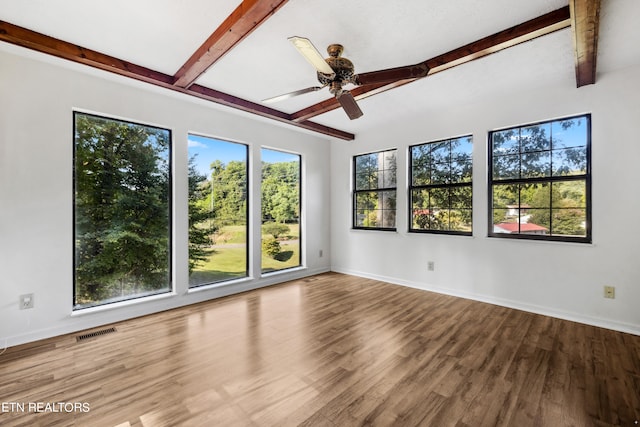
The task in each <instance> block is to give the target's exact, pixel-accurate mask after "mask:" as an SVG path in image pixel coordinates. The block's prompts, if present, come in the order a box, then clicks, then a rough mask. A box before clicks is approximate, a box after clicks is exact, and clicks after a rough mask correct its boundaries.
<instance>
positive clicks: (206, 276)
mask: <svg viewBox="0 0 640 427" xmlns="http://www.w3.org/2000/svg"><path fill="white" fill-rule="evenodd" d="M188 145H189V287H197V286H202V285H207V284H211V283H216V282H222V281H225V280H231V279H236V278H239V277H246V276H247V275H248V265H247V258H248V252H247V249H248V245H247V238H248V232H247V231H248V221H247V218H248V216H247V215H248V201H247V186H248V181H247V167H248V166H247V165H248V147H247V146H246V145H244V144H237V143H233V142H228V141H221V140H218V139H215V138H207V137H203V136H198V135H189V136H188Z"/></svg>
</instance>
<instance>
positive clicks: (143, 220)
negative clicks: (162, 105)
mask: <svg viewBox="0 0 640 427" xmlns="http://www.w3.org/2000/svg"><path fill="white" fill-rule="evenodd" d="M75 118H76V123H75V148H76V156H75V218H76V236H75V237H76V276H75V277H76V288H75V289H76V303H77V304H79V303H87V302H95V301H98V300H102V299H106V298H113V297H118V296H124V295H129V294H135V293H139V292H141V291H152V290H158V289H164V288H168V284H169V280H170V278H169V253H170V251H169V238H170V222H169V209H170V206H169V205H170V203H169V191H170V187H169V171H170V168H169V155H168V154H169V144H170V134H169V131H167V130H164V129H159V128H153V127H148V126H142V125H137V124H132V123H127V122H122V121H117V120H111V119H105V118H100V117H95V116H90V115H86V114H81V113H77V114H76V116H75Z"/></svg>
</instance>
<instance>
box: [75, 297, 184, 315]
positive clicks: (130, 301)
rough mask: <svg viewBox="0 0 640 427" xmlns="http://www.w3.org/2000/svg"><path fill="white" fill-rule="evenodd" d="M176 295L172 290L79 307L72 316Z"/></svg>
mask: <svg viewBox="0 0 640 427" xmlns="http://www.w3.org/2000/svg"><path fill="white" fill-rule="evenodd" d="M176 295H177V294H176V293H175V292H174V291H171V292H165V293H162V294H157V295H149V296H146V297H138V298H132V299H128V300H126V301H118V302H112V303H108V304H103V305H97V306H95V307H87V308H79V309H75V310H74V309H72V311H71V317H76V316H84V315H85V314H93V313H100V312H103V311H110V310H114V309H118V308H122V307H130V306H134V305H139V304H142V303H145V302H149V301H158V300H163V299H167V298H173V297H175V296H176Z"/></svg>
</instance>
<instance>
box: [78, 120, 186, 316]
mask: <svg viewBox="0 0 640 427" xmlns="http://www.w3.org/2000/svg"><path fill="white" fill-rule="evenodd" d="M79 116H86V117H90V118H94V119H99V120H111V121H114V122H119V123H124V124H128V125H135V126H142V127H148V128H155V129H159V130H162V131H166V132H167V134H168V137H167V140H168V147H167V155H166V159H167V171H166V172H167V182H166V186H167V188H166V191H167V194H166V197H167V200H166V202H167V227H168V229H167V271H166V278H167V287H166V288H162V289H158V290H157V291H148V292H139V293H136V294H132V295H130V296H129V297H127V298H106V299H101V300H99V301H98V302H97V303H85V304H81V303H78V294H77V291H78V290H77V284H78V283H77V281H78V272H77V268H78V247H77V241H78V230H77V221H78V212H77V200H78V195H77V192H78V183H77V179H76V176H77V173H78V168H77V166H76V162H77V154H78V148H77V120H78V117H79ZM72 120H73V124H72V126H73V149H72V153H73V154H72V155H73V168H72V174H71V175H72V178H71V179H72V188H73V196H72V221H73V239H72V241H73V254H74V255H73V269H72V271H73V274H72V277H73V282H72V283H73V293H72V298H73V300H72V304H71V308H72V311H73V312H81V311H82V310H87V309H92V308H96V307H105V306H109V305H116V304H120V303H128V302H131V301H134V300H145V299H148V298H152V297H155V296H158V295H167V294H171V293H172V292H174V290H175V283H174V277H173V273H174V271H173V268H174V267H173V260H174V232H175V227H174V224H173V219H174V192H173V183H174V173H175V170H174V168H175V164H174V160H173V149H174V141H173V130H172V129H170V128H165V127H161V126H159V125H154V124H148V123H144V122H139V121H134V120H127V119H122V118H119V117H114V116H109V115H107V114H97V113H89V112H85V111H82V110H73V111H72Z"/></svg>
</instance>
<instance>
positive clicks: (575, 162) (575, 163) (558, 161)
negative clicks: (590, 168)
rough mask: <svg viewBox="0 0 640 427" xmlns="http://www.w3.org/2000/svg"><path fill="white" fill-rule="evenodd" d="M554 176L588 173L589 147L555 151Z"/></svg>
mask: <svg viewBox="0 0 640 427" xmlns="http://www.w3.org/2000/svg"><path fill="white" fill-rule="evenodd" d="M552 161H553V176H568V175H581V174H585V173H587V147H584V146H582V147H573V148H564V149H561V150H554V151H553V160H552Z"/></svg>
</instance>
